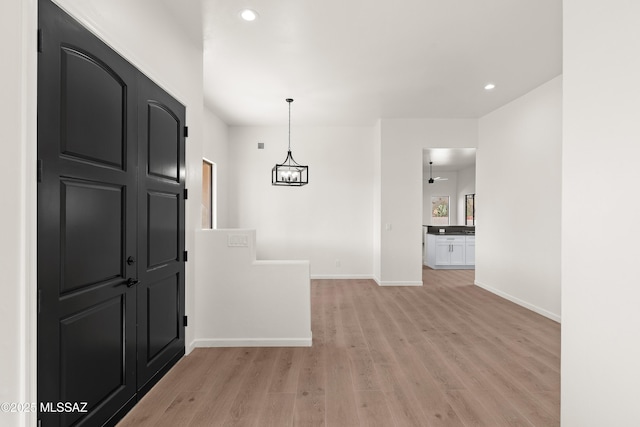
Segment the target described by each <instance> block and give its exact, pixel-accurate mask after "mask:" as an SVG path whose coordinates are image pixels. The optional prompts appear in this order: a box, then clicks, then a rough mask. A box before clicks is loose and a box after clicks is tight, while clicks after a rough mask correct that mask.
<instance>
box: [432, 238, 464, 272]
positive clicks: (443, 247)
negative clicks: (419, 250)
mask: <svg viewBox="0 0 640 427" xmlns="http://www.w3.org/2000/svg"><path fill="white" fill-rule="evenodd" d="M468 248H470V249H469V253H468V254H467V249H468ZM424 263H425V265H427V266H428V267H431V268H434V269H438V268H451V269H453V268H460V269H468V268H474V265H475V236H460V235H446V234H445V235H437V234H428V233H425V256H424Z"/></svg>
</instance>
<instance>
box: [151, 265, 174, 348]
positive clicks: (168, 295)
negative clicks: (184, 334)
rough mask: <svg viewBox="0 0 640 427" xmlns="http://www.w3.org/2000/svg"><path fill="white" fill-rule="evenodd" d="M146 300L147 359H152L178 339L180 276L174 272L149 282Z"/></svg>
mask: <svg viewBox="0 0 640 427" xmlns="http://www.w3.org/2000/svg"><path fill="white" fill-rule="evenodd" d="M147 301H148V302H149V304H148V307H149V311H148V312H147V322H148V325H149V326H148V328H149V333H148V334H147V337H148V344H147V360H153V359H154V358H155V357H156V356H158V355H159V354H160V353H161V352H162V350H164V349H165V348H167V347H168V346H169V345H171V343H173V342H174V341H176V340H179V339H180V318H179V317H178V316H179V315H180V310H179V308H180V306H179V304H180V276H179V275H177V274H176V275H175V276H170V277H167V278H166V279H163V280H160V281H157V282H155V283H152V284H150V285H149V286H148V287H147ZM168 313H171V315H168Z"/></svg>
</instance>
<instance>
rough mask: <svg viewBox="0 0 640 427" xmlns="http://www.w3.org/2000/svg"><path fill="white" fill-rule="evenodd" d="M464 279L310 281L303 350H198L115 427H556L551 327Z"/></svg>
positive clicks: (555, 343) (463, 274)
mask: <svg viewBox="0 0 640 427" xmlns="http://www.w3.org/2000/svg"><path fill="white" fill-rule="evenodd" d="M473 278H474V271H472V270H449V271H446V270H431V269H428V268H425V269H424V270H423V280H424V286H422V287H379V286H378V285H376V284H375V282H373V281H371V280H313V281H312V283H311V292H312V298H311V301H312V331H313V346H312V347H307V348H215V349H196V350H194V351H193V352H192V353H191V354H190V355H189V356H186V357H184V358H183V359H182V360H181V361H180V362H178V363H177V364H176V366H175V367H174V368H173V369H172V370H171V371H170V372H169V373H168V374H167V375H166V376H165V377H164V378H163V379H162V380H160V382H159V383H158V384H157V385H156V386H155V387H154V388H153V389H152V390H151V391H150V392H149V393H148V394H147V395H146V396H145V397H144V398H143V399H142V400H141V401H140V403H139V404H138V405H137V406H136V407H135V408H134V409H133V410H132V411H131V412H130V413H129V414H128V415H127V416H126V417H125V418H124V419H123V420H122V421H121V422H120V423H119V424H118V426H119V427H128V426H136V427H138V426H172V427H174V426H193V427H195V426H255V427H263V426H275V427H282V426H331V427H350V426H383V427H390V426H397V427H404V426H420V427H424V426H491V427H495V426H540V427H550V426H558V425H560V421H559V419H560V325H559V324H557V323H555V322H553V321H551V320H549V319H546V318H544V317H542V316H539V315H537V314H535V313H533V312H530V311H528V310H526V309H524V308H522V307H520V306H517V305H515V304H513V303H511V302H509V301H506V300H504V299H502V298H499V297H497V296H495V295H493V294H491V293H489V292H487V291H485V290H483V289H481V288H478V287H476V286H473Z"/></svg>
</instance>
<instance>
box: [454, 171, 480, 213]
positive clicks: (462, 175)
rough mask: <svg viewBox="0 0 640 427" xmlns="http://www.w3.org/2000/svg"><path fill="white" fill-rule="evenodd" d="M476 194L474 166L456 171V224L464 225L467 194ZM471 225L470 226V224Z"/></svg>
mask: <svg viewBox="0 0 640 427" xmlns="http://www.w3.org/2000/svg"><path fill="white" fill-rule="evenodd" d="M475 193H476V166H475V165H473V166H471V167H468V168H465V169H461V170H459V171H458V200H457V202H458V224H460V225H465V213H466V206H467V202H466V199H465V196H466V195H467V194H475ZM470 225H471V224H470Z"/></svg>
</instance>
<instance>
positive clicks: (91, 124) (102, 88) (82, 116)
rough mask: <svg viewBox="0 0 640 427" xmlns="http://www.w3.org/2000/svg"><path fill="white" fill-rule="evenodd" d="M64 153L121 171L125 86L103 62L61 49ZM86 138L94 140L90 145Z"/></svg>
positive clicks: (71, 49) (124, 138)
mask: <svg viewBox="0 0 640 427" xmlns="http://www.w3.org/2000/svg"><path fill="white" fill-rule="evenodd" d="M60 53H61V64H60V68H61V70H60V71H61V72H60V74H61V75H60V78H61V90H62V94H63V98H62V99H61V105H60V107H61V110H60V113H61V115H62V120H61V125H62V129H61V131H62V132H61V133H62V139H61V141H60V142H61V144H62V150H61V152H62V153H65V154H67V155H70V156H76V157H80V158H84V159H87V160H92V161H96V162H99V163H103V164H105V165H111V166H115V167H117V168H119V169H122V168H123V166H124V162H125V159H124V153H125V150H126V147H125V142H126V133H125V126H126V125H127V123H126V120H123V119H124V118H125V115H124V112H125V108H126V102H125V100H126V97H127V92H126V89H127V87H126V84H125V82H124V81H122V79H121V78H120V77H119V76H118V74H117V73H116V72H114V70H112V69H110V68H109V67H108V65H106V64H105V63H104V62H102V61H101V60H100V59H98V58H96V57H94V56H91V55H89V54H87V53H84V52H81V51H79V49H73V48H71V47H64V46H63V47H62V48H61V51H60ZM87 139H91V140H92V141H93V143H92V144H87V143H86V141H87Z"/></svg>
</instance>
